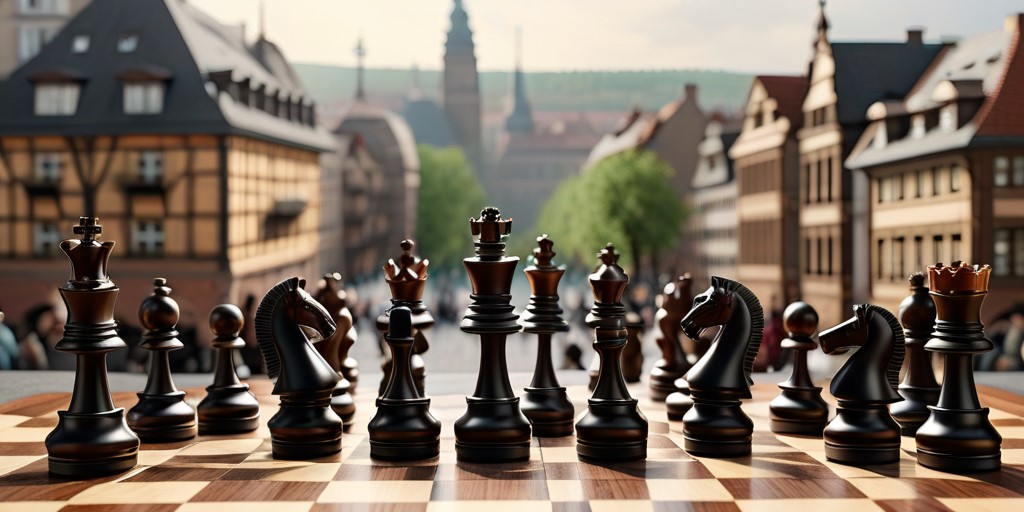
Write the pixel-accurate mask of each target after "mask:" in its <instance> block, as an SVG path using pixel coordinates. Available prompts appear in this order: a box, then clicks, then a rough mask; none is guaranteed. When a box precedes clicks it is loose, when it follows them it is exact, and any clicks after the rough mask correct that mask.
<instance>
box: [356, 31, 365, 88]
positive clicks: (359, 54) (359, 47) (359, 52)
mask: <svg viewBox="0 0 1024 512" xmlns="http://www.w3.org/2000/svg"><path fill="white" fill-rule="evenodd" d="M354 52H355V54H356V101H364V100H366V91H365V89H363V58H364V57H366V47H365V46H363V36H362V34H360V35H359V40H358V42H356V47H355V50H354Z"/></svg>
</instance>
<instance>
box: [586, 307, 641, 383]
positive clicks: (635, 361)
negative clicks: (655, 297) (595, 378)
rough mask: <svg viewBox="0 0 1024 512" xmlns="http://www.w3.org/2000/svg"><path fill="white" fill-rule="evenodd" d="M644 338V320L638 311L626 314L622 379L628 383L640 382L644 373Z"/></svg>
mask: <svg viewBox="0 0 1024 512" xmlns="http://www.w3.org/2000/svg"><path fill="white" fill-rule="evenodd" d="M643 338H644V320H643V318H642V317H641V316H640V314H639V313H637V312H636V311H628V312H626V348H624V349H622V378H624V379H626V382H640V376H641V375H643V373H644V347H643V343H642V340H643ZM595 384H596V383H595Z"/></svg>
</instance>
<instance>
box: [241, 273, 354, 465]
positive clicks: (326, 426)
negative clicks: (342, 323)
mask: <svg viewBox="0 0 1024 512" xmlns="http://www.w3.org/2000/svg"><path fill="white" fill-rule="evenodd" d="M305 285H306V280H305V279H299V278H298V277H292V278H290V279H285V280H284V281H281V282H280V283H278V284H277V285H276V286H274V287H273V288H271V289H270V290H269V291H268V292H267V294H266V295H265V296H264V297H263V300H262V301H260V305H259V307H258V308H257V309H256V316H255V320H254V324H255V328H256V329H255V330H256V342H257V343H258V344H259V346H260V352H262V354H263V359H264V361H265V362H266V365H267V376H268V377H270V378H271V379H275V378H276V379H277V382H275V383H274V391H273V394H275V395H277V396H280V397H281V407H280V409H278V411H277V414H275V415H274V416H273V417H272V418H270V421H269V422H267V426H268V427H270V440H271V449H272V453H273V456H274V458H276V459H314V458H317V457H323V456H326V455H331V454H334V453H338V452H339V451H341V432H342V423H341V418H339V417H338V415H337V414H336V413H335V412H334V411H333V410H332V409H331V393H332V392H333V391H334V385H335V384H337V383H338V372H336V371H334V368H331V365H329V364H327V361H324V358H323V357H322V356H321V355H320V353H319V352H317V351H316V350H315V349H314V348H313V347H312V345H311V344H310V343H311V342H313V343H318V342H321V341H323V340H324V339H326V338H330V337H331V335H333V334H334V332H335V331H336V330H337V326H336V325H335V324H334V320H331V316H330V315H329V314H328V313H327V310H325V309H324V308H323V306H321V305H320V303H319V302H317V301H315V300H313V298H312V297H310V296H309V294H308V293H306V291H305V290H303V287H304V286H305ZM310 337H312V338H310Z"/></svg>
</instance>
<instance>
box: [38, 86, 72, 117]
mask: <svg viewBox="0 0 1024 512" xmlns="http://www.w3.org/2000/svg"><path fill="white" fill-rule="evenodd" d="M80 89H81V86H80V85H79V84H77V83H74V82H60V83H37V84H36V90H35V93H36V97H35V102H36V104H35V113H36V115H37V116H73V115H75V111H76V110H78V93H79V90H80Z"/></svg>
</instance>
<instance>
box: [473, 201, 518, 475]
mask: <svg viewBox="0 0 1024 512" xmlns="http://www.w3.org/2000/svg"><path fill="white" fill-rule="evenodd" d="M469 225H470V229H471V230H472V233H473V239H474V246H475V248H476V256H474V257H472V258H466V259H464V260H462V263H463V266H465V267H466V271H467V272H468V273H469V281H470V284H471V285H472V288H473V292H472V294H470V296H469V298H470V301H471V302H470V304H469V307H468V308H467V309H466V314H465V316H464V317H463V319H462V323H461V326H460V327H461V329H462V330H463V331H464V332H467V333H470V334H476V335H479V336H480V369H479V373H478V375H477V381H476V390H475V391H474V392H473V396H468V397H466V403H467V409H466V413H465V414H463V415H462V417H460V418H459V419H458V420H456V421H455V454H456V457H457V458H458V460H460V461H467V462H512V461H523V460H527V459H529V458H530V438H531V431H530V420H529V419H527V417H526V416H525V415H523V412H522V411H521V410H520V409H519V397H517V396H515V394H513V392H512V384H511V383H509V380H508V365H507V361H506V359H505V338H506V337H507V336H508V335H509V334H512V333H515V332H519V330H520V329H521V328H520V326H519V324H518V323H517V322H516V320H518V319H519V315H516V314H515V312H514V308H513V307H512V305H511V301H512V295H511V293H510V289H511V287H512V278H513V277H514V276H515V271H516V265H517V264H518V263H519V258H516V257H506V256H505V242H504V239H505V237H507V236H508V235H509V234H510V233H511V232H512V219H502V218H501V212H499V211H498V209H497V208H493V207H488V208H485V209H484V210H483V211H482V212H480V218H479V219H470V220H469Z"/></svg>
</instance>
